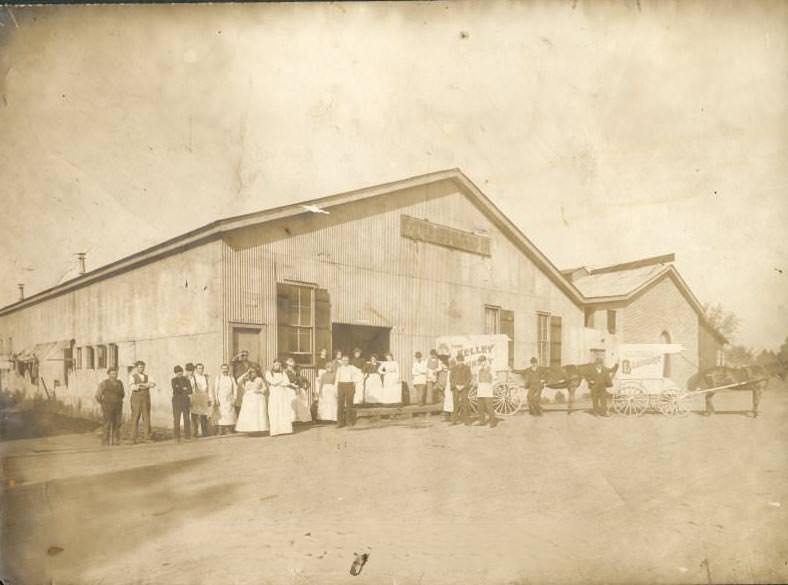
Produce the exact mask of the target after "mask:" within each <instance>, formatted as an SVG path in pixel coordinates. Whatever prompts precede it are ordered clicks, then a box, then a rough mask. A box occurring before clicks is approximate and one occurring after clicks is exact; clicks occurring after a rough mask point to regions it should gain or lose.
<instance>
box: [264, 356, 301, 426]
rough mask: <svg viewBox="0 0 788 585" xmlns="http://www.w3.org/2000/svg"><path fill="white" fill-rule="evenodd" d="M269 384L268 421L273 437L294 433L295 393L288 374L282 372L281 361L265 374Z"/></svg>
mask: <svg viewBox="0 0 788 585" xmlns="http://www.w3.org/2000/svg"><path fill="white" fill-rule="evenodd" d="M265 381H266V382H267V383H268V392H269V396H268V420H269V421H270V424H271V436H272V437H273V436H275V435H284V434H288V433H292V432H293V419H294V418H295V399H296V396H295V391H294V390H293V388H292V386H291V384H290V380H289V379H288V377H287V374H285V372H284V371H283V370H282V362H281V360H276V361H275V362H274V365H273V367H272V368H271V369H270V370H269V371H268V372H266V373H265Z"/></svg>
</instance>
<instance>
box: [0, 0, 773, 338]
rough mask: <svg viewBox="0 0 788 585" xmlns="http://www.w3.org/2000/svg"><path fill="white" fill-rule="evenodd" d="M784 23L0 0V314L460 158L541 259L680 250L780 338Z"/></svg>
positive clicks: (473, 8) (704, 297)
mask: <svg viewBox="0 0 788 585" xmlns="http://www.w3.org/2000/svg"><path fill="white" fill-rule="evenodd" d="M786 32H788V3H786V2H768V1H762V2H754V1H753V2H736V3H733V2H725V1H720V2H710V1H709V2H700V1H691V0H690V1H687V2H680V3H679V2H668V1H660V2H650V1H647V0H640V1H639V2H638V1H632V2H612V1H611V2H604V1H596V2H583V1H582V0H577V1H572V0H569V1H567V2H498V1H494V0H492V1H489V2H483V3H465V2H451V3H441V2H431V3H416V2H413V3H394V2H390V3H371V4H367V3H363V2H357V3H331V4H320V3H307V4H257V5H237V4H236V5H191V6H187V5H179V6H139V5H137V6H134V5H132V6H49V7H28V8H22V7H20V8H3V7H0V136H1V137H2V140H0V202H2V204H3V211H4V212H3V214H2V216H0V234H2V237H1V238H0V275H2V278H0V305H6V304H8V303H11V302H14V301H15V300H16V299H17V295H18V292H17V287H16V284H17V283H18V282H24V283H25V287H26V293H27V294H28V295H30V294H33V293H35V292H36V291H39V290H42V289H44V288H47V287H49V286H53V285H55V284H57V283H58V282H60V281H62V280H64V279H67V278H69V277H72V276H74V275H75V274H76V256H75V253H76V252H87V253H88V268H89V269H91V268H96V267H98V266H100V265H103V264H106V263H108V262H110V261H113V260H115V259H118V258H122V257H124V256H126V255H128V254H131V253H133V252H135V251H138V250H140V249H142V248H144V247H146V246H149V245H153V244H155V243H157V242H160V241H163V240H165V239H167V238H170V237H172V236H175V235H178V234H180V233H183V232H186V231H188V230H190V229H193V228H195V227H198V226H201V225H204V224H206V223H209V222H211V221H213V220H214V219H217V218H220V217H227V216H232V215H236V214H239V213H244V212H249V211H254V210H259V209H264V208H267V207H271V206H275V205H281V204H284V203H288V202H293V201H299V200H305V199H312V198H316V197H320V196H323V195H329V194H332V193H337V192H342V191H346V190H351V189H356V188H360V187H365V186H370V185H375V184H379V183H384V182H389V181H394V180H397V179H401V178H406V177H410V176H413V175H418V174H423V173H427V172H431V171H436V170H440V169H446V168H454V167H458V168H460V169H462V171H463V172H464V173H465V174H467V175H468V176H469V177H470V178H471V179H472V180H473V181H474V182H475V183H476V184H477V185H478V186H479V187H480V188H481V189H482V190H483V191H484V192H485V193H486V194H487V195H488V196H489V197H490V198H491V199H492V200H493V201H494V202H495V203H496V204H497V205H498V206H499V207H500V208H501V209H502V210H503V211H504V212H505V213H506V214H507V215H508V216H509V217H510V218H511V219H512V220H513V221H514V222H515V223H516V224H518V225H519V226H520V227H521V229H522V230H523V231H524V232H525V233H526V235H527V236H528V237H529V238H530V239H531V240H532V241H533V242H534V243H535V244H536V245H537V246H538V247H539V248H540V249H541V250H542V251H543V252H544V253H545V254H546V255H547V256H548V257H549V258H550V259H551V260H552V261H553V263H554V264H556V265H557V266H559V267H562V268H564V267H572V266H577V265H604V264H612V263H617V262H623V261H628V260H632V259H637V258H641V257H646V256H655V255H660V254H665V253H671V252H673V253H675V254H676V266H677V268H678V269H679V271H680V272H681V273H682V275H683V276H684V277H685V280H686V281H687V282H688V284H689V286H690V288H691V289H692V290H693V292H694V293H695V295H696V296H697V297H698V298H699V299H701V301H708V302H716V303H721V304H722V305H723V306H724V307H725V308H726V309H728V310H731V311H733V312H734V313H736V315H738V316H739V318H740V319H741V321H742V324H741V328H740V331H739V334H738V335H737V336H736V338H735V341H736V342H737V343H742V344H746V345H750V346H754V347H757V348H776V347H779V345H780V343H782V341H783V340H784V339H785V338H786V337H787V336H788V285H786V282H787V280H786V279H788V246H786V237H785V232H786V230H785V227H786V225H788V112H787V111H786V103H787V102H788V46H787V45H786V39H788V35H786ZM381 253H384V251H381Z"/></svg>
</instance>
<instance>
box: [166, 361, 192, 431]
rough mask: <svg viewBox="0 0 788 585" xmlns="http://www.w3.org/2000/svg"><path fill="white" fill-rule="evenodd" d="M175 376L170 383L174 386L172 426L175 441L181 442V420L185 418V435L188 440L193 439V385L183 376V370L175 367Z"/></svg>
mask: <svg viewBox="0 0 788 585" xmlns="http://www.w3.org/2000/svg"><path fill="white" fill-rule="evenodd" d="M172 371H173V373H174V374H175V376H174V377H173V378H172V380H171V381H170V384H171V385H172V422H173V424H172V426H173V429H172V430H173V433H174V434H175V440H176V441H180V440H181V418H183V433H184V435H185V436H186V440H187V441H188V440H189V439H191V438H192V427H191V420H190V418H191V417H190V412H189V403H190V397H191V394H192V385H191V383H190V382H189V380H188V378H186V376H184V375H183V368H182V367H180V366H175V367H174V368H173V370H172Z"/></svg>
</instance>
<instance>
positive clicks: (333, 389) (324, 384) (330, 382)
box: [317, 362, 337, 422]
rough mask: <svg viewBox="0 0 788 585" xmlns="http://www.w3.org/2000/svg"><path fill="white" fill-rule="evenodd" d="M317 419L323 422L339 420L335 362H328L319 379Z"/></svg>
mask: <svg viewBox="0 0 788 585" xmlns="http://www.w3.org/2000/svg"><path fill="white" fill-rule="evenodd" d="M318 393H319V398H318V400H317V418H318V420H321V421H334V422H336V420H337V386H336V368H335V367H334V362H328V363H327V364H326V369H325V370H324V371H323V374H322V375H321V376H320V378H318Z"/></svg>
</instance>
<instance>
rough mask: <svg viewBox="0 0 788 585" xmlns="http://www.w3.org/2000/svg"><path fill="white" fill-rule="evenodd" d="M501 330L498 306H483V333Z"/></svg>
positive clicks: (493, 333)
mask: <svg viewBox="0 0 788 585" xmlns="http://www.w3.org/2000/svg"><path fill="white" fill-rule="evenodd" d="M500 332H501V309H500V308H499V307H491V306H488V305H485V307H484V334H485V335H495V334H497V333H500Z"/></svg>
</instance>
